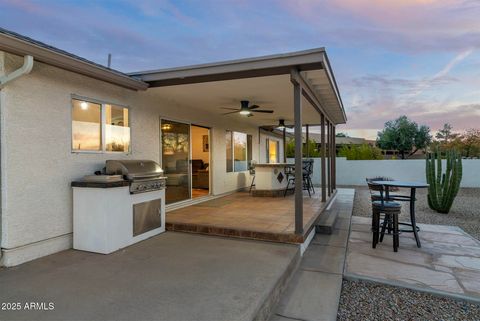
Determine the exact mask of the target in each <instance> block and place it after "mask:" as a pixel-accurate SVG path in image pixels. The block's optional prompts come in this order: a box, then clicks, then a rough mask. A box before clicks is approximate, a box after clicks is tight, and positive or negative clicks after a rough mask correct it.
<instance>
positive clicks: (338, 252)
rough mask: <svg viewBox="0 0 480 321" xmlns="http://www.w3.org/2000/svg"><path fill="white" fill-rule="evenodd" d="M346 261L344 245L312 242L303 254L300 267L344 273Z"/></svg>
mask: <svg viewBox="0 0 480 321" xmlns="http://www.w3.org/2000/svg"><path fill="white" fill-rule="evenodd" d="M344 262H345V248H344V247H338V246H328V245H317V244H311V245H310V246H309V247H308V249H307V251H306V252H305V254H304V255H303V258H302V262H301V263H300V268H301V269H303V270H309V271H318V272H326V273H334V274H340V275H342V273H343V264H344Z"/></svg>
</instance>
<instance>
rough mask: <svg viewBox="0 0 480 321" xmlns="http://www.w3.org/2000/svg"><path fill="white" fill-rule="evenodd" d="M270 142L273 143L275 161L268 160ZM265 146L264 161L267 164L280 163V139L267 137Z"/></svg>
mask: <svg viewBox="0 0 480 321" xmlns="http://www.w3.org/2000/svg"><path fill="white" fill-rule="evenodd" d="M270 142H274V143H275V146H276V147H275V148H276V150H275V163H272V162H270ZM265 147H266V161H267V163H268V164H279V163H280V141H279V140H277V139H271V138H269V137H267V138H266V139H265Z"/></svg>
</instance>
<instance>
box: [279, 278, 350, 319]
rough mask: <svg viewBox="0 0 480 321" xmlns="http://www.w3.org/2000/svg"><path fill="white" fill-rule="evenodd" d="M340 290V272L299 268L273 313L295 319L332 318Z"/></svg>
mask: <svg viewBox="0 0 480 321" xmlns="http://www.w3.org/2000/svg"><path fill="white" fill-rule="evenodd" d="M341 290H342V276H341V275H337V274H329V273H317V272H312V271H304V270H300V271H299V272H297V273H296V274H295V276H294V278H293V280H292V281H291V282H290V284H289V286H288V288H287V290H286V293H285V295H284V296H283V297H282V300H281V301H280V304H279V306H278V308H277V313H276V314H277V315H280V316H283V317H287V318H291V319H298V320H309V321H327V320H328V321H329V320H336V319H337V310H338V298H339V297H340V292H341Z"/></svg>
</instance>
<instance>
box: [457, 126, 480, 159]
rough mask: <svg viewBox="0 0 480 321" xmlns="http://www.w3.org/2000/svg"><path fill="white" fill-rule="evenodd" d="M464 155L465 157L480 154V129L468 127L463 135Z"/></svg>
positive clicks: (462, 149)
mask: <svg viewBox="0 0 480 321" xmlns="http://www.w3.org/2000/svg"><path fill="white" fill-rule="evenodd" d="M461 151H462V155H463V156H465V157H479V156H480V130H479V129H474V128H471V129H467V130H466V131H465V133H464V134H463V135H462V148H461Z"/></svg>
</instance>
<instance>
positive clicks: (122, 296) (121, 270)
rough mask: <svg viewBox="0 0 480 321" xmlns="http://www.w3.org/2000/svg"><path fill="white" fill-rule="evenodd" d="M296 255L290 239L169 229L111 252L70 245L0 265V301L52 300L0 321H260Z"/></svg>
mask: <svg viewBox="0 0 480 321" xmlns="http://www.w3.org/2000/svg"><path fill="white" fill-rule="evenodd" d="M298 257H299V250H298V247H297V246H293V245H288V244H279V243H268V242H258V241H249V240H239V239H227V238H221V237H210V236H202V235H194V234H184V233H174V232H167V233H165V234H162V235H159V236H157V237H154V238H151V239H148V240H146V241H144V242H140V243H138V244H135V245H133V246H130V247H127V248H125V249H124V250H121V251H118V252H115V253H113V254H110V255H100V254H93V253H87V252H80V251H74V250H68V251H64V252H61V253H58V254H54V255H51V256H48V257H45V258H42V259H39V260H36V261H33V262H30V263H26V264H24V265H21V266H18V267H15V268H9V269H2V270H0V289H1V291H0V301H1V302H21V303H22V304H24V303H26V302H53V303H54V305H55V309H54V310H50V311H33V310H30V311H25V310H22V311H0V320H169V321H176V320H178V321H189V320H192V321H193V320H208V321H212V320H219V321H220V320H245V321H246V320H253V319H255V318H259V319H262V317H263V318H266V317H268V315H269V313H270V311H269V309H271V307H265V304H275V302H269V300H271V298H272V293H273V297H275V296H276V297H278V293H275V291H277V292H278V288H279V286H280V287H283V285H284V283H285V282H286V279H287V278H288V277H289V275H290V273H292V271H293V269H294V267H295V266H296V265H297V264H296V262H297V260H298ZM282 282H283V284H282ZM265 309H266V310H265Z"/></svg>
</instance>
